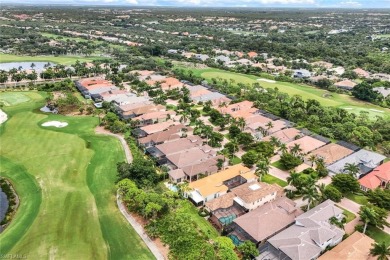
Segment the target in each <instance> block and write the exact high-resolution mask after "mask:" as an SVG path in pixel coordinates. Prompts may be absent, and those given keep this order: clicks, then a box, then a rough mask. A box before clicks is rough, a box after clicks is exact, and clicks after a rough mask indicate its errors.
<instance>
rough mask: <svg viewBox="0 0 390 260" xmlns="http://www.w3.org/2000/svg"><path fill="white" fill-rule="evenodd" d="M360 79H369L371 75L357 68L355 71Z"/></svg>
mask: <svg viewBox="0 0 390 260" xmlns="http://www.w3.org/2000/svg"><path fill="white" fill-rule="evenodd" d="M353 71H354V72H355V73H356V74H357V75H358V76H359V77H363V78H368V77H369V76H370V73H368V72H367V71H365V70H364V69H362V68H356V69H354V70H353Z"/></svg>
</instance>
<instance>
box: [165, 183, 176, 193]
mask: <svg viewBox="0 0 390 260" xmlns="http://www.w3.org/2000/svg"><path fill="white" fill-rule="evenodd" d="M165 186H167V188H168V189H170V190H171V191H174V192H179V188H178V187H177V186H176V185H174V184H172V183H167V182H166V183H165Z"/></svg>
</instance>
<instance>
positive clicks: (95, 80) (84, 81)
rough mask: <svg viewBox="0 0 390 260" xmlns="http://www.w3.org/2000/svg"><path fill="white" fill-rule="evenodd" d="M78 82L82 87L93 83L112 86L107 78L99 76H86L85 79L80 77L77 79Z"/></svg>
mask: <svg viewBox="0 0 390 260" xmlns="http://www.w3.org/2000/svg"><path fill="white" fill-rule="evenodd" d="M78 82H79V83H80V85H81V86H83V87H84V88H87V87H88V86H93V85H97V84H99V85H110V86H112V83H111V82H110V81H108V80H105V79H103V78H100V77H96V78H86V79H80V80H79V81H78Z"/></svg>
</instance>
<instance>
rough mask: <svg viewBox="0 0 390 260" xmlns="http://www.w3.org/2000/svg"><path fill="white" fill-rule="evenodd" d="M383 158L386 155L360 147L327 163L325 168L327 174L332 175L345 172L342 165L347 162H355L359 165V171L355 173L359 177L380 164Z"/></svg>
mask: <svg viewBox="0 0 390 260" xmlns="http://www.w3.org/2000/svg"><path fill="white" fill-rule="evenodd" d="M384 159H386V157H385V156H383V155H381V154H378V153H374V152H371V151H368V150H365V149H361V150H359V151H357V152H355V153H353V154H351V155H348V156H347V157H345V158H343V159H341V160H339V161H337V162H336V163H333V164H331V165H329V166H328V167H327V168H328V170H329V174H331V175H333V174H339V173H345V170H344V167H345V166H346V165H347V164H355V165H357V166H358V167H359V172H358V173H357V174H356V177H357V178H360V177H362V176H363V175H365V174H367V173H369V172H371V171H372V170H373V169H374V168H376V167H378V166H379V165H381V164H382V163H383V161H384Z"/></svg>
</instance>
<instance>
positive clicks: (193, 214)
mask: <svg viewBox="0 0 390 260" xmlns="http://www.w3.org/2000/svg"><path fill="white" fill-rule="evenodd" d="M180 212H183V213H186V214H188V218H189V219H191V220H193V221H194V222H195V223H196V226H197V227H198V228H199V229H200V230H202V231H203V233H204V234H205V235H206V236H208V238H211V239H213V238H216V237H218V236H219V234H218V232H217V230H216V229H215V228H214V227H213V226H212V225H211V224H210V222H208V221H207V220H206V219H204V218H203V217H201V216H199V214H198V209H197V208H195V206H194V205H192V204H191V202H189V201H188V200H183V201H181V208H180Z"/></svg>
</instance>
